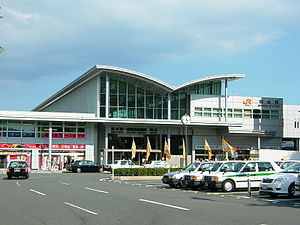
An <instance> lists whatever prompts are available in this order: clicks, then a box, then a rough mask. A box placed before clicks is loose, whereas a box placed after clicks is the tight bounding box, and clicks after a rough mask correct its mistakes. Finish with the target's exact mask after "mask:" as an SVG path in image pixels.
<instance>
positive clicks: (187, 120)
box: [181, 114, 191, 167]
mask: <svg viewBox="0 0 300 225" xmlns="http://www.w3.org/2000/svg"><path fill="white" fill-rule="evenodd" d="M181 122H182V124H183V125H184V136H185V146H186V149H185V150H186V152H185V155H184V159H183V160H184V166H185V167H186V166H187V153H188V146H189V145H188V140H187V125H188V124H189V123H190V122H191V117H190V116H189V115H187V114H184V115H183V116H182V117H181Z"/></svg>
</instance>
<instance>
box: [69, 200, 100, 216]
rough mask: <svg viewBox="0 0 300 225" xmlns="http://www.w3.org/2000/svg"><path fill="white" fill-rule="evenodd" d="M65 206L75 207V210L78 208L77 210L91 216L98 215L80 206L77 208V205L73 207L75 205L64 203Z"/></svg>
mask: <svg viewBox="0 0 300 225" xmlns="http://www.w3.org/2000/svg"><path fill="white" fill-rule="evenodd" d="M64 204H65V205H69V206H71V207H74V208H76V209H80V210H82V211H84V212H87V213H90V214H92V215H95V216H97V215H98V213H96V212H93V211H90V210H87V209H84V208H82V207H79V206H77V205H73V204H71V203H69V202H64Z"/></svg>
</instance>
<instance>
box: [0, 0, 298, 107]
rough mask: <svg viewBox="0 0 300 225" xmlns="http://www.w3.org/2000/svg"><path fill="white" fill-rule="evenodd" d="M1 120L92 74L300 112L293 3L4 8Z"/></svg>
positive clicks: (103, 1) (4, 4) (20, 4)
mask: <svg viewBox="0 0 300 225" xmlns="http://www.w3.org/2000/svg"><path fill="white" fill-rule="evenodd" d="M0 6H1V9H0V15H2V16H3V19H1V20H0V29H1V33H0V46H2V47H3V48H5V51H4V52H2V53H0V79H1V82H0V96H1V100H0V110H31V109H33V108H34V107H35V106H37V105H38V104H40V103H41V102H43V101H44V100H46V99H47V98H48V97H50V96H51V95H52V94H54V93H55V92H57V91H58V90H60V89H61V88H63V87H64V86H65V85H67V84H68V83H70V82H71V81H72V80H74V79H76V78H77V77H78V76H80V75H81V74H83V73H84V72H86V71H87V70H88V69H90V68H91V67H93V66H94V65H110V66H117V67H123V68H126V69H130V70H134V71H138V72H141V73H144V74H147V75H149V76H152V77H155V78H157V79H160V80H162V81H164V82H166V83H169V84H172V85H178V84H181V83H184V82H187V81H190V80H194V79H198V78H202V77H208V76H212V75H219V74H229V73H239V74H245V75H246V78H244V79H241V80H238V81H234V82H231V83H230V84H229V88H230V89H229V94H231V95H240V96H262V97H282V98H284V103H285V104H292V105H299V104H300V101H299V98H298V93H299V88H298V86H299V83H300V78H299V72H300V63H299V59H300V57H299V56H300V38H299V36H300V13H299V12H300V1H299V0H252V1H247V0H151V1H149V0H77V1H74V0H63V1H62V0H43V1H40V0H26V1H24V0H4V1H1V2H0Z"/></svg>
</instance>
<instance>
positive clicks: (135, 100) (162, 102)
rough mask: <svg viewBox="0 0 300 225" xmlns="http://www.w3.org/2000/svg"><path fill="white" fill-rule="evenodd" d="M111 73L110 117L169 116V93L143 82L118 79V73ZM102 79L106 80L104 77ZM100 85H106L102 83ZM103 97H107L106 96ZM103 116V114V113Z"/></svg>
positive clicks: (162, 117)
mask: <svg viewBox="0 0 300 225" xmlns="http://www.w3.org/2000/svg"><path fill="white" fill-rule="evenodd" d="M110 75H112V76H110V82H109V117H110V118H138V119H144V118H147V119H167V118H168V97H167V95H162V94H160V93H157V91H155V90H152V89H149V88H145V87H144V86H143V85H142V84H133V83H131V82H129V81H125V80H121V79H118V78H117V77H118V76H117V74H110ZM100 80H101V82H104V79H100ZM100 86H101V87H102V86H104V85H103V84H102V83H101V85H100ZM103 99H105V96H104V97H103ZM101 102H102V101H101ZM101 105H102V103H101ZM104 106H105V103H104ZM100 111H101V110H100ZM101 116H103V115H102V114H101ZM104 116H105V115H104Z"/></svg>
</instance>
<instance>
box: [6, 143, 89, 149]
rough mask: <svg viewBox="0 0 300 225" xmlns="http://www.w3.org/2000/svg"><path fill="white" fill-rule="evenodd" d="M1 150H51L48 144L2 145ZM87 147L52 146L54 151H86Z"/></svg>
mask: <svg viewBox="0 0 300 225" xmlns="http://www.w3.org/2000/svg"><path fill="white" fill-rule="evenodd" d="M0 148H6V149H7V148H13V149H18V148H23V149H24V148H26V149H49V145H48V144H4V143H0ZM85 148H86V145H52V149H63V150H68V149H70V150H85Z"/></svg>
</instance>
